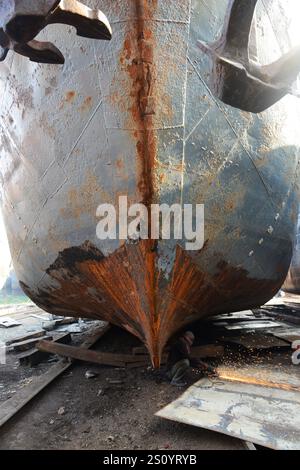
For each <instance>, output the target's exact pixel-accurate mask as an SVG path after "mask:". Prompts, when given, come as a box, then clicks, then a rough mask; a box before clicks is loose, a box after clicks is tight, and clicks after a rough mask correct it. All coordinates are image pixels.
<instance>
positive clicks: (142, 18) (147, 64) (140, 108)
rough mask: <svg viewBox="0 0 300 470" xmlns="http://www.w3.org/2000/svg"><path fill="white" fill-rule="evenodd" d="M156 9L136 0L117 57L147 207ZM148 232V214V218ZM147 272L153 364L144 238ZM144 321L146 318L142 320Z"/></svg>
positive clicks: (148, 247)
mask: <svg viewBox="0 0 300 470" xmlns="http://www.w3.org/2000/svg"><path fill="white" fill-rule="evenodd" d="M156 8H157V0H153V1H149V0H136V1H135V13H136V21H135V23H134V24H135V27H134V28H132V25H130V29H129V30H128V32H127V35H126V38H125V41H124V45H123V50H122V53H121V56H120V63H121V67H122V70H124V71H125V72H126V74H127V75H128V77H129V79H130V93H129V94H130V103H131V104H130V108H129V112H130V115H131V120H132V122H133V124H134V125H133V126H130V127H133V131H132V136H133V139H134V140H135V142H136V155H137V163H138V168H139V177H138V178H139V181H138V190H139V193H140V195H141V201H140V202H142V203H143V204H144V205H145V206H146V207H148V209H149V210H150V207H151V204H152V203H153V202H154V194H155V188H154V165H155V161H156V156H157V135H156V131H155V130H154V122H153V121H154V116H155V108H156V101H157V99H156V98H157V97H156V64H155V59H154V50H155V37H154V34H153V30H152V24H151V20H152V19H153V17H154V13H155V11H156ZM149 233H151V217H149ZM142 246H143V250H144V263H143V265H144V266H145V268H143V269H146V273H147V275H146V276H145V283H144V285H141V286H140V287H141V292H146V296H147V303H148V305H149V310H148V312H147V315H148V317H147V322H149V324H150V330H149V334H148V338H147V344H148V347H149V349H151V350H152V359H153V362H154V364H155V365H156V366H158V365H159V362H160V357H159V352H158V350H157V336H158V329H159V319H158V315H157V309H156V303H157V301H156V295H157V282H158V277H159V273H158V271H157V268H156V252H155V246H156V242H155V241H152V240H147V241H145V242H143V243H142ZM144 321H146V320H145V319H144Z"/></svg>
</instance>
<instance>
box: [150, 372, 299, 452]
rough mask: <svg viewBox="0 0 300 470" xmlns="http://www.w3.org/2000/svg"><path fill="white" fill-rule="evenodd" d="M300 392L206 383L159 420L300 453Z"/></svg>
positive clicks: (237, 384) (196, 387) (165, 409)
mask: <svg viewBox="0 0 300 470" xmlns="http://www.w3.org/2000/svg"><path fill="white" fill-rule="evenodd" d="M299 390H300V389H298V390H295V389H293V388H292V389H291V390H283V389H282V388H272V387H264V386H260V385H253V384H248V383H240V382H231V381H226V380H220V381H216V382H214V383H213V382H212V381H210V380H208V379H204V380H201V381H200V382H198V383H196V384H194V385H193V386H192V387H190V388H189V389H188V390H187V391H186V392H185V393H184V394H183V395H182V396H181V397H180V398H179V399H178V400H176V401H175V402H173V403H171V404H170V405H168V406H167V407H166V408H164V409H163V410H161V411H159V412H158V413H157V416H159V417H161V418H166V419H169V420H172V421H177V422H180V423H184V424H188V425H192V426H197V427H201V428H205V429H209V430H212V431H216V432H219V433H222V434H227V435H230V436H233V437H237V438H239V439H242V440H245V441H250V442H253V443H255V444H258V445H261V446H264V447H268V448H271V449H276V450H299V449H300V433H299V429H300V412H299V405H300V391H299Z"/></svg>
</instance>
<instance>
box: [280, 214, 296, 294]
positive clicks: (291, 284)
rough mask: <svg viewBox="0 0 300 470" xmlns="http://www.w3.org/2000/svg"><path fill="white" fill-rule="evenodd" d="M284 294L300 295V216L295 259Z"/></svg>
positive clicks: (294, 252)
mask: <svg viewBox="0 0 300 470" xmlns="http://www.w3.org/2000/svg"><path fill="white" fill-rule="evenodd" d="M282 290H283V291H284V292H287V293H290V294H296V295H300V214H299V215H298V226H297V235H296V239H295V243H294V251H293V258H292V262H291V266H290V270H289V272H288V275H287V278H286V280H285V282H284V284H283V286H282Z"/></svg>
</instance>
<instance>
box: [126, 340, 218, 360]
mask: <svg viewBox="0 0 300 470" xmlns="http://www.w3.org/2000/svg"><path fill="white" fill-rule="evenodd" d="M169 351H170V348H165V349H164V352H165V355H164V356H166V355H167V353H168V352H169ZM191 351H192V354H191V355H192V357H196V358H198V359H204V358H206V357H211V358H215V357H222V356H224V346H222V345H217V344H205V345H202V346H194V347H192V349H191ZM132 354H133V355H134V356H138V357H136V361H137V362H138V361H140V360H141V359H142V357H143V358H144V360H146V355H147V354H148V351H147V349H146V347H145V346H138V347H136V348H133V349H132ZM147 357H148V356H147Z"/></svg>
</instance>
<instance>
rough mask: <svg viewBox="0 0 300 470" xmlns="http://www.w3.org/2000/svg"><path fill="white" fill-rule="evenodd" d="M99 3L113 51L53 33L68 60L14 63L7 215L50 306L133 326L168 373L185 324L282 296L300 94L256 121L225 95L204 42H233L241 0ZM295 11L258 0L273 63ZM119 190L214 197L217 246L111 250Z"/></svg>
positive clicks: (4, 144)
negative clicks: (170, 351) (213, 88)
mask: <svg viewBox="0 0 300 470" xmlns="http://www.w3.org/2000/svg"><path fill="white" fill-rule="evenodd" d="M86 3H87V4H88V5H90V6H98V7H100V8H101V10H102V11H103V12H104V13H105V14H106V15H107V17H108V19H109V20H110V22H111V25H112V28H113V39H112V41H111V42H108V43H103V42H97V41H88V40H86V39H81V38H79V37H76V36H75V33H74V31H73V30H71V29H70V30H66V29H65V27H63V26H51V27H48V28H47V30H46V31H45V32H43V33H42V34H41V37H43V36H44V37H46V38H47V40H54V42H55V44H56V45H57V46H58V47H59V48H60V49H61V50H62V51H63V52H64V55H65V56H66V64H65V66H53V65H49V66H45V65H37V64H33V63H30V62H29V61H27V60H26V59H23V58H20V57H17V56H15V55H9V56H8V58H7V60H6V62H4V63H3V64H2V65H1V66H0V90H1V95H0V96H1V97H0V100H1V117H0V123H1V150H0V152H1V153H0V170H1V186H2V189H1V192H2V208H3V214H4V218H5V223H6V228H7V233H8V238H9V242H10V248H11V252H12V257H13V260H14V267H15V270H16V272H17V275H18V278H19V280H20V281H21V283H22V286H23V288H24V290H25V291H26V293H27V294H28V295H29V296H30V297H31V298H32V299H33V300H34V301H35V302H36V303H37V304H38V305H40V306H41V307H42V308H44V309H46V310H48V311H52V312H54V313H59V314H67V315H74V316H83V317H84V316H86V317H91V318H102V319H107V320H109V321H111V322H112V323H115V324H117V325H120V326H122V327H124V328H126V329H127V330H129V331H131V332H132V333H134V334H135V335H137V336H138V337H140V338H141V340H143V341H144V342H145V344H146V345H147V347H148V349H149V351H150V353H151V356H152V359H153V362H154V363H155V364H156V365H157V364H158V363H159V358H160V355H161V352H162V348H163V347H164V345H165V343H166V341H167V340H168V339H169V337H170V336H171V335H172V334H174V333H175V332H176V331H177V330H179V329H180V328H182V327H183V326H184V325H186V324H188V323H190V322H192V321H194V320H196V319H198V318H201V317H202V316H207V315H211V314H213V313H216V312H224V311H228V310H231V311H234V310H240V309H246V308H250V307H253V306H257V305H259V304H261V303H263V302H265V301H267V300H268V299H269V298H271V297H272V295H273V294H274V293H275V292H276V291H277V290H278V289H279V288H280V286H281V284H282V282H283V280H284V278H285V276H286V273H287V271H288V267H289V264H290V260H291V253H292V241H293V237H294V230H295V225H296V221H297V197H298V195H297V191H296V186H297V171H298V163H299V144H300V133H299V111H300V107H299V103H298V100H297V99H295V98H292V97H286V98H284V99H283V100H281V101H280V102H279V103H278V104H276V105H275V106H273V107H272V108H271V109H269V110H267V111H265V112H264V113H262V114H260V115H253V114H250V113H245V112H240V111H238V110H236V109H233V108H230V107H229V106H226V105H224V104H223V103H221V102H219V101H218V100H216V99H215V98H214V97H213V96H212V94H211V93H210V91H209V89H208V87H207V84H206V83H207V77H208V75H209V71H210V68H211V63H210V59H209V58H208V57H207V56H205V55H204V54H203V52H202V51H201V50H200V49H199V47H198V45H197V41H198V40H199V39H203V40H206V41H208V42H211V41H213V40H215V39H216V38H217V37H218V34H219V33H220V28H221V26H222V22H223V20H224V15H225V10H226V6H227V5H228V1H227V0H210V1H209V2H206V1H204V0H192V1H190V0H181V1H178V0H153V1H150V0H148V1H147V0H144V1H143V0H103V1H101V2H99V1H86ZM296 4H297V2H295V1H293V0H289V1H283V0H268V1H266V2H264V4H263V2H259V5H258V10H257V13H256V28H253V33H252V34H255V35H256V41H257V51H256V52H257V55H258V58H259V59H260V60H261V61H262V62H263V61H265V63H266V62H270V61H271V60H272V59H275V58H276V57H278V56H279V55H280V53H281V52H282V51H286V50H288V49H289V47H290V45H291V44H290V41H293V40H294V39H293V38H292V37H289V34H288V32H289V30H288V29H287V28H286V25H287V24H288V22H289V20H290V19H291V18H293V17H295V15H296V12H295V8H296ZM264 5H265V6H264ZM265 7H266V8H265ZM283 11H284V14H283ZM298 13H299V11H298ZM147 54H148V56H147ZM149 56H150V58H149ZM145 71H147V77H145ZM149 77H150V78H149ZM145 103H146V104H145ZM143 106H144V108H143V109H144V111H145V108H146V109H148V111H147V112H144V113H142V112H141V108H142V107H143ZM149 110H150V111H149ZM120 195H128V197H129V201H130V202H131V203H135V202H136V203H138V202H145V203H146V204H150V203H168V204H171V203H180V204H187V203H188V204H205V241H206V242H205V246H204V248H203V249H202V250H200V251H199V252H192V251H191V252H186V251H185V240H183V241H182V242H181V241H180V242H177V241H176V242H175V241H160V242H159V243H158V245H157V246H156V245H155V244H154V243H151V242H150V241H149V242H140V243H139V244H135V245H132V244H128V243H125V244H124V243H122V242H119V241H108V240H107V241H105V242H103V241H100V240H99V239H97V237H96V225H97V222H98V219H97V217H96V209H97V207H98V206H99V204H102V203H113V204H117V198H118V196H120Z"/></svg>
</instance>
